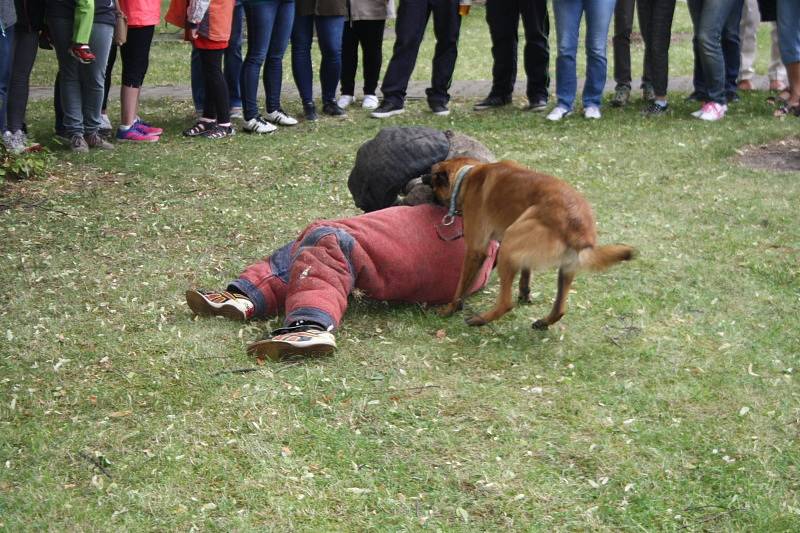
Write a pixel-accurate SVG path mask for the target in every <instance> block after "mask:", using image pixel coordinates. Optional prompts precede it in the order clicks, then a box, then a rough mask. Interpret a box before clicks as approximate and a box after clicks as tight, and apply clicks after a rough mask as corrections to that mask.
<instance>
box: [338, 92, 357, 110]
mask: <svg viewBox="0 0 800 533" xmlns="http://www.w3.org/2000/svg"><path fill="white" fill-rule="evenodd" d="M355 102H356V97H355V96H353V95H352V94H343V95H341V96H340V97H339V99H338V100H336V105H338V106H339V107H341V108H342V109H347V106H349V105H350V104H354V103H355Z"/></svg>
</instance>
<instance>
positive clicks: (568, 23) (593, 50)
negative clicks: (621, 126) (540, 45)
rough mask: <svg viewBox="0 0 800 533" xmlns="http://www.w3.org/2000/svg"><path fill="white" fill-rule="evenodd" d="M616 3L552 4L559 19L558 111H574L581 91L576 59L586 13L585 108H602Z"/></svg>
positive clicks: (567, 0) (560, 0)
mask: <svg viewBox="0 0 800 533" xmlns="http://www.w3.org/2000/svg"><path fill="white" fill-rule="evenodd" d="M615 5H616V0H557V1H554V2H553V13H554V14H555V19H556V41H557V43H558V58H557V59H556V96H557V97H558V105H559V107H563V108H566V109H572V105H573V104H574V102H575V93H576V92H577V90H578V77H577V71H576V70H577V67H576V62H575V57H576V55H577V52H578V34H579V32H580V27H581V17H582V16H583V12H584V11H585V12H586V83H585V84H584V87H583V107H584V108H586V107H592V106H594V107H600V101H601V100H602V98H603V89H604V88H605V86H606V71H607V64H608V61H607V59H606V45H607V42H608V27H609V25H610V24H611V17H612V15H613V14H614V6H615Z"/></svg>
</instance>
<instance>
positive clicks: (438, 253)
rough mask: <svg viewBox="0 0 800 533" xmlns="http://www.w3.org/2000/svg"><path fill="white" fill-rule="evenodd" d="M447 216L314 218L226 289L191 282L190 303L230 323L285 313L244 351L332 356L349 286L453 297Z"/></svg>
mask: <svg viewBox="0 0 800 533" xmlns="http://www.w3.org/2000/svg"><path fill="white" fill-rule="evenodd" d="M446 213H447V209H446V208H444V207H440V206H436V205H432V204H423V205H417V206H413V207H412V206H398V207H389V208H387V209H381V210H379V211H373V212H371V213H367V214H364V215H359V216H354V217H350V218H343V219H339V220H323V221H317V222H314V223H312V224H311V225H309V226H308V227H306V229H305V230H303V231H302V232H301V233H300V235H299V237H297V239H296V240H294V241H292V242H290V243H288V244H286V245H284V246H283V247H281V248H279V249H277V250H276V251H275V252H273V253H272V254H271V255H270V256H268V257H265V258H264V259H262V260H261V261H259V262H257V263H254V264H252V265H250V266H248V267H247V268H246V269H245V270H244V272H242V274H241V275H240V276H239V278H238V279H236V280H234V281H232V282H231V283H229V284H228V286H227V288H226V289H225V290H224V291H211V292H209V291H202V290H197V289H190V290H188V291H186V302H187V304H188V305H189V308H190V309H191V310H192V311H193V312H194V313H196V314H198V315H203V316H208V315H212V316H225V317H227V318H231V319H235V320H249V319H253V318H264V317H268V316H275V315H277V314H278V313H280V312H281V311H284V312H285V315H286V317H285V319H284V322H283V324H284V326H283V327H282V328H280V329H277V330H275V331H273V332H272V333H271V335H269V336H267V337H266V338H264V339H262V340H259V341H257V342H254V343H252V344H250V345H249V346H248V348H247V352H248V354H250V355H253V356H256V357H259V358H263V357H269V358H270V359H273V360H279V359H281V358H282V357H284V356H287V355H299V356H308V355H325V354H330V353H332V352H333V351H334V350H335V349H336V339H335V337H334V335H333V333H332V332H333V331H334V330H335V329H336V328H337V327H338V326H339V324H340V322H341V320H342V315H343V314H344V312H345V310H346V309H347V298H348V295H349V294H350V293H351V292H352V291H353V290H354V289H359V290H360V291H361V292H363V293H364V294H365V296H367V297H369V298H373V299H377V300H387V301H399V302H414V303H426V304H443V303H447V302H448V301H449V300H450V299H451V298H452V296H453V294H454V292H455V289H456V284H457V283H458V277H459V274H460V273H461V264H462V263H463V261H464V253H465V246H464V239H463V238H462V236H461V234H462V231H461V219H460V217H456V219H455V222H454V223H453V224H452V225H448V226H445V225H443V224H442V219H443V217H444V215H445V214H446ZM497 247H498V244H497V243H496V242H492V243H491V244H490V245H489V249H488V250H487V258H486V260H485V261H484V263H483V265H482V267H481V270H480V272H479V273H478V275H477V276H476V279H475V282H474V283H473V286H472V287H471V289H470V291H469V293H470V294H471V293H473V292H475V291H477V290H478V289H480V288H481V287H483V286H484V285H485V284H486V282H487V281H488V279H489V275H490V273H491V269H492V267H493V265H494V259H495V255H496V253H497Z"/></svg>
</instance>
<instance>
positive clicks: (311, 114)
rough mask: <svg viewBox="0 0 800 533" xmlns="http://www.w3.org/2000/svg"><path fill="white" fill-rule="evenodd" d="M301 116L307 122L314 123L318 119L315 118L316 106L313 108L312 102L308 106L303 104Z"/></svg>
mask: <svg viewBox="0 0 800 533" xmlns="http://www.w3.org/2000/svg"><path fill="white" fill-rule="evenodd" d="M303 115H304V116H305V117H306V120H307V121H309V122H314V121H315V120H318V119H319V117H318V116H317V106H315V105H314V103H313V102H311V103H308V104H303Z"/></svg>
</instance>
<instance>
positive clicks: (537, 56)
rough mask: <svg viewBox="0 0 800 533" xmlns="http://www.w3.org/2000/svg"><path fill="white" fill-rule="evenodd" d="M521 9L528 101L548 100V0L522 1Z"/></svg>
mask: <svg viewBox="0 0 800 533" xmlns="http://www.w3.org/2000/svg"><path fill="white" fill-rule="evenodd" d="M520 11H521V14H522V26H523V28H524V29H525V51H524V58H525V75H526V76H527V77H528V86H527V91H526V94H527V96H528V101H529V102H531V103H532V102H536V101H537V100H547V98H548V96H549V92H550V44H549V42H548V40H549V38H550V17H549V16H548V14H547V0H533V1H521V2H520Z"/></svg>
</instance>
